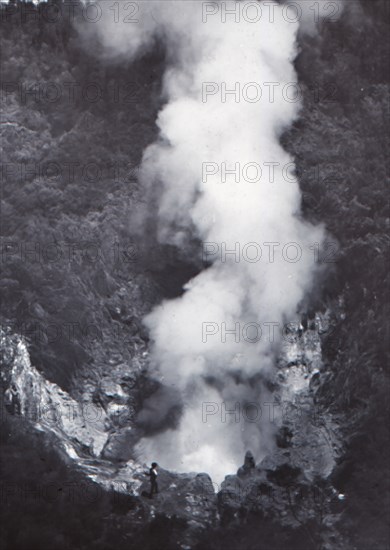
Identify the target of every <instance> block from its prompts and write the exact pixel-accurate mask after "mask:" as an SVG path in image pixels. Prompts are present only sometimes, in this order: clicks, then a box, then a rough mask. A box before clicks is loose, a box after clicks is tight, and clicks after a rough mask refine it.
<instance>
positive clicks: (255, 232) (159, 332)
mask: <svg viewBox="0 0 390 550" xmlns="http://www.w3.org/2000/svg"><path fill="white" fill-rule="evenodd" d="M224 4H225V5H226V6H227V8H228V9H230V10H233V9H237V8H236V6H237V5H238V4H237V3H235V2H227V3H224ZM140 5H141V6H143V5H144V8H143V10H144V11H143V12H142V14H140V15H139V19H140V23H139V24H138V25H135V26H133V27H131V28H129V27H126V26H125V25H116V26H115V25H114V24H113V23H111V24H110V23H107V22H106V23H104V22H103V23H104V24H102V25H101V26H99V27H98V30H99V33H101V36H102V40H103V42H104V43H106V45H107V47H108V48H111V49H113V51H115V52H117V53H120V54H126V55H128V56H134V55H136V54H137V52H140V51H143V50H144V49H145V48H147V47H150V46H151V45H152V44H153V41H154V39H155V37H158V38H159V40H161V39H163V40H164V41H165V44H166V47H167V60H168V61H167V68H166V73H165V77H164V95H165V98H166V104H165V106H164V108H163V109H162V110H161V112H160V113H159V116H158V120H157V124H158V127H159V130H160V136H159V138H158V140H157V142H156V143H154V144H152V145H151V146H149V147H148V148H147V149H146V151H145V153H144V157H143V164H142V171H141V182H142V184H143V185H144V187H145V189H151V188H152V189H153V190H154V193H155V192H156V189H157V192H158V194H159V208H158V238H159V240H160V241H161V242H169V243H173V244H175V245H176V246H178V247H183V246H186V245H187V234H188V231H190V230H191V231H193V232H195V234H196V236H197V237H198V238H199V240H200V241H202V242H207V243H212V244H209V245H207V247H206V248H207V250H211V249H212V250H213V251H214V252H215V254H214V255H212V256H210V257H209V260H210V262H211V265H210V266H209V267H208V268H207V269H205V270H204V271H203V272H201V273H200V274H199V275H198V276H197V277H195V278H194V279H192V280H191V281H189V282H188V284H187V285H186V287H185V292H184V294H183V296H182V297H180V298H178V299H175V300H170V301H164V302H163V303H162V304H161V305H160V306H158V307H157V308H155V309H154V310H153V311H152V312H151V313H150V314H149V315H148V316H147V317H146V319H145V323H146V325H147V327H148V328H149V331H150V335H151V338H152V341H153V348H152V368H153V369H154V373H155V376H156V377H157V378H159V380H160V381H161V383H162V385H163V388H162V390H160V391H159V393H158V397H156V399H157V401H156V403H157V402H158V407H156V406H153V397H152V398H151V400H149V402H148V405H147V407H145V409H144V411H142V414H141V418H142V420H143V422H149V423H151V424H153V423H155V424H156V425H157V424H158V423H159V422H160V420H161V419H160V418H156V416H158V415H159V414H160V415H161V414H162V411H165V412H166V411H168V410H169V409H170V408H171V407H177V406H178V405H180V406H181V407H182V408H183V411H182V415H181V417H180V419H179V421H178V425H176V427H171V428H169V429H168V430H166V431H164V432H160V433H158V434H157V435H156V434H153V435H151V436H150V437H144V438H143V440H142V441H141V442H140V445H139V452H140V453H141V454H142V456H143V458H145V460H147V461H150V460H151V459H157V460H158V462H159V463H161V465H163V466H164V467H167V468H172V469H176V470H179V471H191V470H192V471H206V472H208V473H209V474H210V475H211V476H212V477H213V479H215V480H216V481H220V480H221V479H222V478H223V476H224V475H226V474H228V473H231V472H234V471H235V469H236V468H237V466H239V465H240V464H241V463H242V459H243V456H244V454H245V451H246V450H248V449H251V450H252V452H253V453H254V455H255V458H256V459H257V460H259V459H260V458H262V456H263V455H264V454H265V452H267V450H268V449H269V447H270V445H272V440H273V438H272V437H271V434H272V423H270V422H267V421H266V419H265V418H264V417H265V414H264V413H263V419H262V420H259V421H257V422H250V421H248V418H247V417H245V416H244V415H242V407H243V405H244V404H247V403H249V402H252V403H253V402H255V403H259V404H264V403H266V402H269V401H272V397H271V396H269V395H268V392H267V390H266V389H265V386H264V384H263V383H262V379H263V378H264V377H265V376H266V375H267V373H269V372H270V371H271V369H272V365H273V358H274V349H275V344H277V342H276V341H275V342H273V341H272V337H270V332H269V330H270V328H272V327H270V325H269V323H273V324H274V326H278V327H279V329H280V327H282V325H283V323H284V322H285V321H286V320H291V319H293V318H295V316H296V309H297V305H298V303H299V302H300V301H301V300H302V298H303V297H304V295H305V293H306V291H307V290H308V288H309V287H310V285H311V284H312V278H313V272H314V261H313V254H312V252H310V246H311V245H313V243H315V242H317V243H320V242H321V240H322V238H323V229H322V228H321V227H314V226H312V225H309V224H308V223H305V222H304V221H303V220H302V219H301V217H300V192H299V186H298V182H297V180H296V178H295V177H294V176H293V169H292V167H293V159H292V158H291V157H290V156H289V155H288V154H287V153H286V151H284V150H283V148H282V147H281V145H280V143H279V138H280V135H281V134H282V132H283V131H284V130H285V129H286V128H288V127H289V125H291V124H292V122H293V121H294V119H295V118H296V117H297V116H298V114H299V104H300V101H299V97H298V98H297V97H296V95H294V84H293V83H296V75H295V72H294V68H293V65H292V62H293V60H294V57H295V55H296V49H295V38H296V33H297V30H298V23H291V22H289V21H288V20H286V18H285V17H284V14H283V12H282V7H281V6H280V5H279V4H276V3H275V4H274V5H273V6H272V7H273V9H272V13H273V16H272V17H270V15H269V13H270V11H269V6H268V8H267V9H268V11H265V10H264V12H263V15H262V17H260V18H259V19H258V20H257V21H256V22H254V21H251V20H250V19H251V18H254V17H253V15H248V14H247V18H246V19H245V18H244V17H242V16H241V17H240V18H239V21H237V20H236V18H235V17H231V16H227V17H226V18H225V19H224V18H223V16H222V15H223V14H221V9H222V8H221V5H219V4H217V3H215V2H213V3H210V6H211V7H209V14H208V17H207V18H206V20H205V13H204V10H205V7H204V3H201V2H186V1H183V2H181V3H179V2H156V3H153V2H149V3H146V4H142V3H141V4H140ZM263 7H264V6H263ZM202 10H203V13H202ZM215 10H217V11H216V12H215V13H213V12H214V11H215ZM150 15H152V17H151V16H150ZM142 19H145V22H144V24H142ZM205 83H208V84H205ZM248 83H254V85H253V86H247V87H246V88H245V86H246V85H247V84H248ZM244 88H245V89H244ZM224 89H225V90H227V91H229V90H232V89H235V90H236V91H237V93H236V94H229V93H228V94H227V95H226V96H223V95H221V94H223V90H224ZM260 91H261V97H259V93H260ZM256 93H257V95H256V101H254V100H253V99H254V97H255V94H256ZM205 163H208V164H207V165H206V164H205ZM224 163H225V164H224ZM237 163H238V166H239V178H238V179H239V181H236V178H235V176H234V175H229V174H228V175H227V176H226V181H225V182H224V183H223V181H222V180H223V178H222V175H221V174H222V171H223V169H224V168H223V166H225V169H228V170H229V169H230V170H232V169H235V168H236V167H237ZM253 163H256V165H258V166H260V168H261V169H262V174H261V177H260V178H257V180H256V181H250V180H254V179H256V177H255V175H254V172H250V171H248V172H246V174H247V177H243V173H242V170H243V168H244V167H245V166H246V167H248V166H252V168H253V170H255V167H254V165H253ZM270 163H271V164H270ZM206 166H207V168H206V169H205V167H206ZM287 166H288V167H289V170H288V172H287V171H286V167H287ZM271 167H272V171H273V173H272V175H271ZM252 168H251V170H252ZM248 170H249V169H248ZM205 172H206V176H207V177H206V176H205ZM256 174H257V176H258V175H259V173H258V172H256ZM287 174H288V175H287ZM223 243H225V244H223ZM248 243H257V244H258V245H260V249H261V250H262V257H261V258H260V259H259V260H258V261H252V260H253V253H254V252H255V251H256V250H257V251H258V250H259V247H258V246H257V247H256V246H253V247H252V249H251V252H250V251H249V250H250V248H249V247H248V246H247V248H245V247H246V245H248ZM264 243H279V245H276V246H275V247H274V257H272V254H271V253H270V252H271V249H272V247H271V248H270V245H265V244H264ZM288 243H296V244H297V247H296V249H297V250H298V251H299V250H301V251H302V252H303V253H302V254H301V257H300V258H298V260H297V261H291V260H289V259H288V253H286V250H285V251H284V252H283V247H284V245H287V244H288ZM224 246H225V247H226V249H227V250H232V249H234V250H235V251H236V252H237V251H238V261H237V256H236V255H235V254H227V255H226V256H225V257H221V254H220V252H221V250H224V248H223V247H224ZM244 249H245V250H246V252H247V254H246V255H244V254H243V251H244ZM290 252H291V256H292V257H294V253H293V252H292V251H290ZM291 256H290V257H291ZM205 323H208V324H207V327H208V328H207V329H206V332H207V330H208V334H207V338H205ZM223 323H225V325H223ZM267 323H268V324H267ZM254 324H256V326H259V327H261V329H262V334H261V336H260V337H259V333H258V332H257V333H256V334H255V333H253V332H249V333H248V332H246V333H244V334H243V332H242V329H243V328H244V327H245V326H246V327H249V326H250V327H252V328H253V327H254V326H255V325H254ZM276 324H277V325H276ZM237 326H238V332H239V337H238V341H236V340H237V336H236V334H230V335H229V334H228V335H226V337H225V341H224V338H223V337H222V329H223V327H225V328H227V329H235V330H236V329H237ZM210 327H211V328H212V330H211V329H210ZM213 331H215V333H214V334H211V333H212V332H213ZM275 336H276V337H277V336H279V337H280V330H276V332H275ZM164 388H165V390H164ZM164 396H166V397H164ZM205 403H209V404H210V403H212V404H214V405H207V406H208V407H209V409H207V410H209V411H210V410H213V411H217V412H215V414H214V413H213V414H212V415H211V414H209V415H208V416H207V418H206V419H205V416H204V415H202V409H203V411H204V410H205V405H204V404H205ZM223 403H225V405H223ZM235 403H240V406H241V414H239V416H238V417H237V416H236V417H235V416H233V415H226V416H225V415H224V412H226V411H225V409H224V407H225V406H226V409H229V408H232V407H234V404H235ZM237 410H238V408H236V411H237ZM165 412H164V414H165ZM247 416H248V415H247ZM205 420H206V421H205ZM224 420H225V422H224Z"/></svg>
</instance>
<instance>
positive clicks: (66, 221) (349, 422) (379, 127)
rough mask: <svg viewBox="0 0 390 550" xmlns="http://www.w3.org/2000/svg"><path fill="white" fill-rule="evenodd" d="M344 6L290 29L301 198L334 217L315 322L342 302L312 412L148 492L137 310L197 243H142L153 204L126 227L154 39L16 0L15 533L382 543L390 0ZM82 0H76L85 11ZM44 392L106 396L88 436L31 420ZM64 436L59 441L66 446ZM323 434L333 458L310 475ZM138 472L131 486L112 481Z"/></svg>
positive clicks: (176, 287) (10, 414)
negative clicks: (267, 452)
mask: <svg viewBox="0 0 390 550" xmlns="http://www.w3.org/2000/svg"><path fill="white" fill-rule="evenodd" d="M51 3H53V4H56V5H60V6H61V4H62V3H61V0H51ZM345 4H346V8H345V10H344V13H343V15H342V17H341V18H340V19H339V20H338V21H337V22H334V23H324V24H322V25H321V26H320V27H319V29H318V33H317V34H316V35H313V36H307V35H301V36H300V37H299V45H300V54H299V56H298V58H297V60H296V69H297V72H298V75H299V78H300V82H301V86H302V90H303V100H304V106H303V110H302V113H301V118H300V120H299V121H298V122H297V123H296V124H295V125H294V127H293V128H292V129H291V131H289V132H288V133H287V134H286V135H285V136H283V142H284V146H285V147H286V148H287V149H288V150H289V151H290V152H291V153H292V154H293V155H294V156H295V158H296V162H297V170H298V173H299V175H300V181H301V187H302V191H303V210H304V214H305V216H306V217H307V218H308V219H313V220H316V221H320V222H323V223H325V224H326V227H327V230H328V232H329V241H331V242H332V243H334V244H332V245H331V248H329V250H327V251H325V253H324V254H323V255H322V256H321V257H320V261H321V263H322V265H323V267H324V270H323V273H322V278H321V279H319V280H318V285H317V286H316V289H315V291H314V292H313V293H312V295H311V296H308V297H307V301H306V303H305V304H302V311H305V312H307V314H308V317H309V318H310V319H313V318H314V317H315V312H318V313H322V314H324V313H325V312H327V311H328V312H329V311H330V312H332V314H331V317H332V329H331V330H327V331H324V332H323V333H322V334H321V336H320V338H321V348H322V358H321V361H320V367H319V368H318V369H317V368H313V370H312V371H311V373H310V376H309V377H308V378H307V379H306V380H310V386H309V387H307V388H306V387H305V388H304V393H303V394H302V395H303V403H302V404H301V405H302V410H304V411H307V418H306V417H305V418H306V420H305V422H306V424H305V428H304V429H303V428H302V426H301V427H299V426H297V424H296V422H295V423H294V422H293V423H292V424H291V422H290V423H289V422H286V423H284V424H283V425H280V426H279V428H280V431H279V433H278V437H277V445H276V449H275V454H274V455H273V456H272V457H271V458H268V459H267V460H268V462H267V461H266V462H265V463H264V464H258V465H254V464H253V463H252V460H251V457H250V455H248V456H247V457H246V459H245V464H244V466H243V468H242V469H241V470H240V471H239V472H238V474H237V476H233V477H232V478H230V479H227V480H226V481H225V483H224V485H223V486H222V487H221V488H218V489H220V491H219V494H218V496H215V495H214V492H213V491H212V490H211V486H210V480H209V479H207V477H204V476H203V477H202V476H201V478H199V477H196V476H192V475H188V476H182V477H180V476H179V477H177V476H176V477H175V476H173V475H172V474H170V473H169V472H163V476H165V480H164V486H165V489H166V491H165V493H164V495H161V497H159V500H157V499H156V500H155V502H150V501H149V499H145V498H144V497H142V492H143V491H144V490H145V489H144V487H143V486H142V483H143V482H144V477H143V474H142V471H143V470H142V465H141V470H142V471H141V470H139V466H135V463H134V468H133V469H132V470H131V473H130V472H129V471H123V468H126V466H124V464H126V463H127V464H128V465H129V464H130V465H131V464H132V462H131V461H132V460H134V459H135V458H136V457H131V456H130V455H131V442H132V438H133V437H134V429H129V426H132V418H133V417H134V415H135V414H136V411H137V410H138V409H139V408H140V406H141V404H142V398H145V397H147V396H148V395H150V393H152V392H153V391H154V390H155V387H154V386H153V385H152V384H151V383H150V381H149V380H148V379H147V376H145V372H144V366H145V364H146V361H147V349H148V336H147V334H146V333H145V331H144V329H143V326H142V323H141V319H142V317H143V315H144V314H145V313H146V312H147V311H149V310H150V308H151V307H152V306H153V304H155V303H156V302H158V301H160V300H161V298H162V297H169V296H175V295H177V294H180V292H181V285H182V283H184V282H185V281H187V280H188V279H189V277H190V276H191V275H193V274H194V273H196V272H197V271H198V269H199V262H198V260H197V259H196V255H193V258H191V259H188V258H183V257H179V256H178V252H177V251H175V250H172V249H170V248H167V247H156V246H154V245H152V244H151V243H153V231H154V228H153V223H152V221H153V216H151V222H150V227H148V235H149V236H150V243H149V240H148V239H145V238H144V237H143V238H142V240H140V239H139V236H137V234H136V233H135V232H134V229H133V227H134V220H135V219H136V214H137V205H139V204H141V203H142V202H143V200H144V197H143V195H142V189H140V188H139V186H138V183H137V177H136V176H137V167H138V165H139V162H140V158H141V154H142V150H143V149H144V147H145V146H146V145H147V144H148V143H150V142H151V141H152V140H153V139H154V137H155V135H156V128H155V123H154V121H155V117H156V113H157V111H158V108H159V106H160V101H161V100H160V97H159V90H160V84H161V75H162V71H163V59H164V52H163V50H162V49H160V50H159V53H155V54H153V55H149V56H148V57H147V58H145V59H142V60H140V61H138V62H136V63H132V64H130V63H129V62H127V61H126V60H120V61H117V62H116V63H112V62H111V63H110V64H108V63H107V62H106V61H105V60H104V59H103V58H102V56H100V55H96V51H95V50H96V48H91V47H90V44H87V43H85V41H84V40H83V38H82V35H80V33H79V30H77V27H76V26H74V25H72V24H71V23H70V21H69V18H66V17H63V18H60V19H59V20H58V21H57V22H56V23H52V22H51V23H49V22H47V21H45V19H44V18H38V21H39V24H38V23H37V21H34V19H33V17H28V18H27V19H25V20H24V19H23V18H22V17H21V16H20V2H19V1H18V0H15V1H13V2H10V5H9V6H8V7H7V6H4V5H2V7H1V10H2V16H3V17H2V23H1V26H2V60H1V61H2V62H1V77H2V82H3V86H2V98H1V99H2V125H1V132H2V134H1V145H2V158H3V161H2V174H1V181H2V223H1V239H2V242H1V245H2V278H1V283H0V284H1V292H2V315H3V317H2V324H3V325H5V326H6V327H9V329H8V330H7V331H6V337H5V339H4V340H3V369H4V371H3V373H4V375H3V378H2V384H3V385H2V389H3V391H4V392H5V395H4V398H3V401H2V430H1V433H2V456H1V460H2V473H3V476H4V480H6V481H4V482H3V484H2V491H3V502H4V506H3V509H2V515H3V518H2V519H3V521H2V524H3V525H4V526H5V527H4V528H3V530H2V532H1V539H0V541H1V543H2V545H3V546H4V548H10V549H14V548H18V549H26V550H35V548H40V549H45V548H47V549H50V550H52V549H53V548H55V549H65V548H80V549H84V548H85V549H86V548H88V549H91V548H92V549H96V550H103V549H104V550H106V549H107V548H115V549H116V550H117V549H120V548H125V547H126V548H128V547H129V544H130V543H131V545H132V547H133V548H150V549H156V550H157V549H160V548H167V549H168V548H186V547H188V548H189V547H191V548H198V549H199V550H200V549H206V548H207V549H219V548H221V549H222V548H224V549H228V548H231V549H232V550H233V549H235V548H238V547H247V548H249V549H251V548H253V549H255V548H256V550H259V549H260V550H261V549H262V548H264V550H265V549H267V550H269V549H270V548H272V549H275V550H276V549H277V550H284V549H286V550H287V549H289V550H291V549H294V548H296V549H297V550H302V549H303V548H305V549H306V548H307V549H309V550H310V549H311V548H313V549H319V548H329V549H330V548H332V550H333V549H340V550H350V549H351V550H352V549H356V550H367V549H371V548H375V549H379V550H385V549H386V548H388V547H389V538H388V530H387V519H388V494H389V493H388V491H389V487H388V466H387V455H388V451H389V440H388V422H387V420H388V413H389V409H388V399H387V396H388V387H389V372H388V369H387V365H386V361H387V359H388V332H387V329H386V327H387V319H388V317H389V315H388V301H387V300H386V294H385V291H386V287H387V284H388V274H387V269H386V267H387V266H386V259H388V256H387V254H388V237H387V236H386V230H387V228H388V221H389V214H388V202H386V200H385V198H384V197H385V182H386V177H387V176H388V173H389V171H388V158H387V156H386V145H387V144H388V132H387V130H386V114H387V109H388V99H387V98H388V91H389V81H388V67H387V62H386V61H387V56H388V42H387V41H386V37H387V36H389V18H388V16H389V8H388V3H387V2H386V0H370V1H368V0H360V1H352V2H346V3H345ZM29 8H30V9H31V10H38V9H39V8H37V7H34V6H33V5H32V4H31V5H30V6H29ZM79 9H80V8H79V7H78V5H77V2H75V10H76V12H75V13H76V16H77V13H78V10H79ZM96 84H98V86H99V88H96ZM96 90H98V96H96ZM94 92H95V95H94ZM108 138H109V139H108ZM340 304H342V307H341V306H340ZM12 334H14V336H12ZM307 334H309V335H310V331H309V332H305V334H304V335H303V340H302V342H306V343H305V346H303V348H302V346H301V348H302V349H304V350H305V349H308V348H307V346H309V347H310V342H307V341H306V340H307V339H308V336H307ZM16 335H21V336H22V337H23V338H24V341H25V342H26V343H27V349H25V348H21V347H20V346H21V345H22V344H21V340H20V338H19V337H18V336H16ZM305 338H306V340H305ZM309 340H310V337H309ZM306 345H307V346H306ZM301 348H300V349H301ZM302 349H301V351H302ZM18 350H19V351H18ZM27 351H28V353H27ZM15 353H21V356H22V359H23V361H24V363H23V361H22V363H23V364H25V365H28V370H27V371H26V370H24V369H22V370H20V369H19V370H18V369H16V374H15V373H14V375H15V376H16V378H15V380H16V381H19V383H20V387H19V386H18V384H16V386H15V387H13V386H12V383H11V379H12V380H13V378H12V377H10V372H11V371H12V369H13V368H14V367H15ZM30 359H31V361H30ZM305 362H306V363H308V361H305ZM22 363H21V362H20V361H19V363H17V364H18V365H19V367H20V365H21V364H22ZM289 363H290V364H289ZM294 363H295V364H294ZM306 366H307V365H306ZM304 371H305V365H304V362H302V354H301V355H299V357H296V358H295V360H292V361H285V363H283V359H281V363H280V365H279V370H278V373H279V375H280V377H281V378H280V379H278V380H276V381H275V384H277V385H278V387H279V389H280V391H282V388H283V383H284V379H286V377H287V378H288V377H290V376H292V377H294V376H296V377H297V379H298V380H299V381H302V380H303V379H305V378H304V375H305V372H304ZM7 373H8V374H7ZM302 374H303V378H302ZM306 374H307V373H306ZM15 380H14V382H15ZM28 383H30V386H28V385H27V387H28V388H29V390H28V391H27V390H26V384H28ZM21 387H22V388H23V394H22V395H23V396H24V401H23V400H22V401H21V400H20V397H18V395H19V394H20V388H21ZM36 391H38V393H39V395H40V399H41V398H42V399H46V400H47V401H45V403H46V404H48V403H51V402H52V401H51V400H54V401H55V402H56V404H58V402H60V403H62V404H63V406H64V407H65V409H66V410H67V411H68V410H69V409H72V410H76V411H79V412H80V407H81V412H82V411H84V410H85V407H86V406H87V405H89V406H90V407H92V409H91V410H95V411H96V410H98V411H101V425H100V427H97V426H96V424H94V425H93V426H92V428H93V430H92V432H93V431H94V430H97V432H96V434H95V435H96V438H95V439H94V436H93V437H92V439H93V441H91V432H90V427H88V426H85V425H84V424H83V423H81V424H80V425H79V424H77V422H76V423H74V422H73V421H72V425H71V429H72V430H73V432H72V433H70V432H69V430H68V428H69V426H66V425H65V426H64V425H62V426H61V429H60V432H59V433H58V432H57V433H55V431H54V432H53V430H52V429H41V430H40V431H38V432H35V431H32V430H31V426H32V425H36V420H37V419H36V418H35V419H34V415H35V417H36V416H37V411H36V410H35V409H34V402H35V401H34V399H35V398H34V396H35V395H36V393H34V392H36ZM23 407H24V408H23ZM49 408H50V407H49ZM22 410H24V411H25V412H26V411H27V413H28V414H27V416H30V420H29V421H28V422H27V423H26V422H25V420H24V417H23V416H22V415H21V414H20V413H21V411H22ZM313 411H317V412H318V414H317V413H316V414H315V415H314V417H315V419H316V420H315V421H314V424H313V422H312V420H313ZM31 416H32V417H33V418H32V419H31ZM79 416H80V414H79ZM81 417H82V418H83V416H82V415H81ZM48 421H49V428H52V427H53V423H51V424H50V418H49V419H48ZM321 422H322V424H321ZM56 426H57V425H56ZM36 427H37V426H36ZM47 427H48V426H47V425H46V426H45V427H44V428H47ZM57 427H58V426H57ZM41 428H42V426H41ZM64 434H65V435H66V437H68V440H67V441H68V443H69V447H68V448H66V446H65V447H63V448H62V447H61V445H59V444H58V441H64V437H65V435H64ZM305 434H306V435H307V439H306V441H305V440H304V435H305ZM313 434H315V435H313ZM320 434H322V435H321V438H322V439H321V442H322V443H320V442H319V439H318V438H319V437H320ZM329 434H331V435H330V436H329ZM332 434H333V435H332ZM138 435H139V434H138ZM317 436H318V437H317ZM66 437H65V440H66ZM313 437H314V440H313ZM327 437H330V441H331V448H332V452H331V458H332V460H333V461H334V463H335V464H333V463H332V466H331V467H330V469H326V468H325V470H321V468H320V467H318V468H317V469H316V470H315V471H313V472H312V473H311V475H309V469H310V465H312V464H313V463H315V460H314V458H315V454H316V449H317V450H318V448H321V449H324V448H325V447H326V446H327V445H328V443H324V442H325V441H326V438H327ZM95 440H96V442H99V444H98V446H97V447H94V444H93V443H94V441H95ZM91 443H92V445H91ZM311 445H312V449H311V450H310V449H309V448H310V446H311ZM319 445H320V447H319ZM321 445H322V447H321ZM302 446H303V448H304V449H305V452H304V453H303V456H301V457H299V456H298V450H299V448H301V447H302ZM94 449H95V451H96V452H94ZM129 449H130V451H129ZM243 461H244V457H243ZM331 462H332V461H331ZM137 468H138V474H137ZM97 474H98V476H99V475H100V478H101V479H100V485H99V484H98V483H96V482H97V481H99V480H98V479H97V477H96V476H97ZM329 474H330V475H329ZM137 475H138V478H137V477H136V476H137ZM94 476H95V477H94ZM132 476H133V477H134V480H135V485H134V488H135V492H132V490H131V488H129V487H127V486H124V485H123V484H122V482H124V481H126V482H127V481H128V478H130V477H132ZM107 480H108V481H107ZM113 480H116V481H117V482H118V484H117V485H116V486H113V487H111V488H110V487H109V483H110V481H111V482H112V481H113ZM96 487H98V488H99V489H96ZM69 488H72V491H71V490H70V489H69ZM96 491H97V492H96ZM334 491H336V492H334ZM340 491H341V492H342V493H345V494H346V495H347V496H346V500H345V501H341V500H339V499H338V498H337V495H338V494H339V492H340ZM172 502H174V508H173V509H172V508H171V506H172ZM91 504H93V505H92V506H91ZM16 510H17V512H16ZM15 518H18V521H16V520H15ZM21 523H22V524H23V526H24V529H23V530H21V529H20V524H21ZM259 532H260V535H259Z"/></svg>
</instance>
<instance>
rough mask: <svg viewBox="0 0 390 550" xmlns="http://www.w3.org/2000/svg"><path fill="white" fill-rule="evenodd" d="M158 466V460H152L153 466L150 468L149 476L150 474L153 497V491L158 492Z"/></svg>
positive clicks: (151, 496) (151, 494) (151, 495)
mask: <svg viewBox="0 0 390 550" xmlns="http://www.w3.org/2000/svg"><path fill="white" fill-rule="evenodd" d="M157 468H158V464H157V462H152V467H151V468H150V469H149V476H150V494H149V496H150V498H153V493H156V495H157V493H158V485H157Z"/></svg>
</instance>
